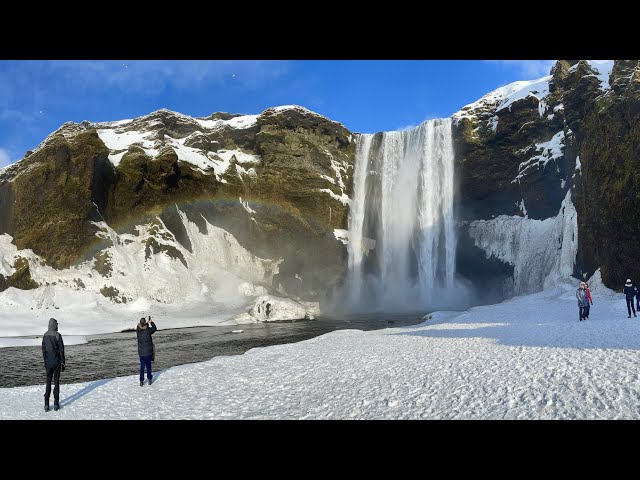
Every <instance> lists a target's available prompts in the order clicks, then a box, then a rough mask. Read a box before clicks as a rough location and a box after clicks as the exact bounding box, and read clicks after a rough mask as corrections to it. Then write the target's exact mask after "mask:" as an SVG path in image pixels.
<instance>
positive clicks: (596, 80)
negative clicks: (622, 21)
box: [454, 60, 640, 289]
mask: <svg viewBox="0 0 640 480" xmlns="http://www.w3.org/2000/svg"><path fill="white" fill-rule="evenodd" d="M639 86H640V70H639V67H638V61H637V60H623V61H615V62H608V63H603V62H592V61H585V60H580V61H577V60H560V61H558V62H557V63H556V64H555V65H554V67H553V68H552V69H551V72H550V75H549V76H548V77H544V78H543V79H540V80H538V81H532V82H516V83H514V84H511V85H508V86H506V87H502V88H500V89H498V90H496V91H495V92H491V93H490V94H488V95H486V96H485V97H483V98H482V99H480V100H479V101H478V102H475V103H474V104H471V105H469V106H467V107H464V108H463V109H462V110H461V111H460V112H458V113H456V114H455V115H454V120H455V127H454V136H455V141H456V154H457V162H458V171H459V172H460V184H459V192H460V195H459V199H460V203H459V210H460V213H461V215H460V218H461V220H462V221H463V222H464V223H463V225H462V228H463V233H462V238H468V237H467V236H465V235H466V233H465V232H464V231H465V230H466V228H468V225H469V223H471V222H474V221H477V220H481V219H482V220H490V219H492V218H494V217H498V216H500V215H516V216H522V217H527V218H530V219H538V220H544V219H548V218H551V217H554V216H557V215H558V211H559V210H560V207H561V204H562V202H563V200H564V199H565V196H566V194H567V191H568V190H571V194H572V195H571V200H572V202H573V205H575V209H576V211H577V226H578V253H577V256H576V263H575V267H574V272H573V274H574V276H576V277H579V278H588V277H590V276H591V275H592V274H593V273H594V272H595V271H596V270H597V269H598V268H601V273H602V279H603V282H604V283H605V285H607V286H608V287H610V288H615V289H619V288H620V287H621V285H622V284H623V283H624V279H626V278H627V277H631V278H634V279H637V278H640V259H639V258H638V256H637V255H635V252H636V250H637V249H636V247H635V245H636V243H637V242H638V241H640V238H639V236H640V234H639V233H638V232H639V230H638V227H637V226H638V224H640V223H639V222H640V212H638V209H637V205H638V203H637V202H638V200H640V184H639V183H638V182H639V181H640V176H639V175H638V174H637V172H638V170H639V167H640V164H639V162H640V160H639V157H638V148H639V147H638V145H640V137H639V136H638V135H639V129H640V117H639V114H640V88H639ZM473 247H474V248H475V247H477V246H476V245H473ZM461 248H462V250H461V251H460V253H459V265H462V263H465V266H463V268H462V269H463V270H464V269H465V268H466V269H467V270H469V268H468V262H460V259H461V258H467V257H469V255H470V254H471V249H472V248H471V247H470V246H468V248H465V244H464V242H463V243H462V244H461ZM467 250H468V251H467ZM476 253H477V252H476ZM495 261H496V259H495V258H491V259H490V262H491V263H486V265H485V264H484V263H483V262H489V260H488V259H486V258H485V260H481V261H480V263H482V265H477V268H473V269H471V270H473V271H469V272H466V274H467V276H468V277H469V278H474V277H478V276H482V271H483V270H486V269H487V268H488V271H496V264H495ZM485 267H486V268H485ZM506 268H508V267H506ZM497 271H498V272H500V271H508V270H506V269H500V268H498V270H497ZM498 276H500V274H498Z"/></svg>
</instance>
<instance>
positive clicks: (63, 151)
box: [0, 106, 355, 303]
mask: <svg viewBox="0 0 640 480" xmlns="http://www.w3.org/2000/svg"><path fill="white" fill-rule="evenodd" d="M354 149H355V139H354V137H353V135H352V134H351V133H350V132H349V131H348V130H347V129H346V128H345V127H344V126H343V125H341V124H339V123H336V122H333V121H331V120H329V119H327V118H325V117H322V116H321V115H318V114H315V113H313V112H311V111H309V110H306V109H304V108H302V107H295V106H291V107H277V108H272V109H268V110H266V111H264V112H263V113H262V114H260V115H231V114H226V113H216V114H213V115H211V116H210V117H207V118H192V117H188V116H185V115H182V114H179V113H176V112H172V111H169V110H159V111H156V112H153V113H151V114H149V115H146V116H143V117H140V118H136V119H133V120H123V121H118V122H110V123H90V122H82V123H80V124H75V123H67V124H65V125H63V126H62V127H61V128H60V129H58V130H57V131H56V132H54V133H52V134H51V135H50V136H49V137H48V138H47V139H46V140H45V141H44V142H43V143H42V144H41V145H40V146H39V147H38V148H36V149H35V150H34V151H30V152H27V155H26V156H25V157H24V158H23V159H22V160H21V161H19V162H17V163H15V164H13V165H11V166H9V167H7V168H5V169H3V170H2V171H0V212H1V213H0V235H1V234H6V235H5V237H7V240H5V241H4V244H5V246H6V248H4V249H3V252H2V253H3V258H2V260H1V262H0V263H1V265H0V291H2V290H5V289H7V288H8V287H10V286H14V287H17V288H20V289H28V288H37V287H39V286H52V285H58V286H64V288H68V289H72V290H76V291H87V290H89V291H93V292H94V293H99V294H100V295H102V296H103V297H105V298H107V299H108V300H109V301H111V302H131V301H134V300H135V299H136V297H137V296H138V295H139V294H141V293H142V292H144V293H145V294H146V296H147V297H150V299H151V300H155V301H160V302H167V303H171V302H174V301H178V300H179V298H178V297H180V296H181V295H182V296H184V295H185V291H187V290H185V289H184V288H176V289H175V292H174V294H172V293H171V292H170V290H171V286H170V285H166V284H167V283H168V282H169V283H170V282H171V281H175V280H176V279H179V280H180V281H181V282H187V283H189V282H191V283H192V285H191V287H192V288H193V289H194V290H195V291H197V292H205V295H204V296H203V297H202V300H206V299H207V295H206V293H207V292H209V293H211V291H212V290H214V288H215V289H220V288H222V287H223V285H221V284H224V283H225V281H224V280H222V279H223V278H224V276H221V275H217V277H216V278H207V276H212V275H213V273H211V270H215V269H216V268H218V269H220V270H221V271H224V272H231V273H232V274H233V275H234V278H235V279H236V280H239V281H240V280H244V281H246V282H249V285H250V287H248V288H250V289H251V288H253V289H255V288H258V291H256V292H254V294H258V293H261V292H262V293H264V292H265V291H270V292H273V293H276V294H278V293H279V294H282V295H287V296H290V297H293V298H300V299H303V300H316V301H317V300H318V299H321V298H322V297H323V295H325V294H326V293H327V292H329V291H330V290H331V288H333V286H334V285H335V284H336V282H338V281H339V280H340V279H341V278H342V276H343V274H344V268H345V262H344V257H345V255H346V250H345V246H344V245H343V243H342V242H340V241H338V240H337V239H336V236H335V235H334V229H343V228H345V225H346V223H347V214H348V195H349V194H350V188H351V183H352V182H351V177H352V175H353V157H354ZM9 236H10V237H9ZM133 263H135V264H136V265H135V268H133V265H132V264H133ZM180 265H182V266H180ZM207 266H208V267H210V268H206V267H207ZM183 267H184V268H183ZM182 270H185V271H184V272H183V271H182ZM134 271H135V272H137V273H134ZM187 271H188V272H187ZM70 272H74V273H70ZM218 273H220V272H218ZM154 275H155V276H168V278H164V279H163V280H164V281H163V282H160V280H162V279H158V283H164V284H165V285H164V286H160V285H155V286H153V285H152V284H151V283H153V282H152V280H151V277H153V276H154ZM150 282H151V283H150ZM243 288H245V287H243ZM209 296H210V297H212V298H209V300H210V301H213V302H215V301H216V298H213V297H215V295H209Z"/></svg>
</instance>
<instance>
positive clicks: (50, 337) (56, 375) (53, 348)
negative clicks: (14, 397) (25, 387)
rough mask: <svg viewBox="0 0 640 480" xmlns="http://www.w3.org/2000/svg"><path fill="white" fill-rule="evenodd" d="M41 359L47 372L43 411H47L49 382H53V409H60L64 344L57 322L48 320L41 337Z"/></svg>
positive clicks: (52, 319) (49, 393) (49, 394)
mask: <svg viewBox="0 0 640 480" xmlns="http://www.w3.org/2000/svg"><path fill="white" fill-rule="evenodd" d="M42 358H43V359H44V368H45V370H46V371H47V388H46V390H45V391H44V411H45V412H48V411H49V398H50V396H51V381H52V380H53V383H54V387H53V409H54V410H59V409H60V371H64V364H65V358H64V342H63V341H62V335H60V334H59V333H58V321H57V320H56V319H55V318H50V319H49V329H48V330H47V332H46V333H45V334H44V335H43V336H42Z"/></svg>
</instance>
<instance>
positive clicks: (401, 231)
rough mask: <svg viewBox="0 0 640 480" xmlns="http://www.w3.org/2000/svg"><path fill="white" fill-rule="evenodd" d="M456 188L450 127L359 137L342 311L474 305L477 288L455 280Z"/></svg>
mask: <svg viewBox="0 0 640 480" xmlns="http://www.w3.org/2000/svg"><path fill="white" fill-rule="evenodd" d="M454 182H455V179H454V151H453V139H452V134H451V120H450V119H436V120H428V121H426V122H424V123H422V124H421V125H419V126H418V127H416V128H414V129H412V130H406V131H400V132H382V133H377V134H375V135H369V134H365V135H361V136H360V137H359V139H358V144H357V149H356V162H355V172H354V193H353V201H352V204H351V209H350V213H349V244H348V251H349V271H348V276H347V280H346V285H345V288H344V292H343V293H342V297H343V298H342V300H341V302H339V303H340V304H341V307H342V310H343V311H348V312H352V313H365V312H418V311H425V310H451V309H454V310H459V309H466V308H468V307H469V306H470V305H472V304H473V298H472V297H473V295H472V289H471V288H470V283H469V282H468V281H466V280H464V279H462V278H458V277H457V276H456V272H455V259H456V244H457V238H456V225H455V215H454V190H455V188H454V185H455V183H454Z"/></svg>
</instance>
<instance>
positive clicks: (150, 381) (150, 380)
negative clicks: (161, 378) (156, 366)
mask: <svg viewBox="0 0 640 480" xmlns="http://www.w3.org/2000/svg"><path fill="white" fill-rule="evenodd" d="M152 383H153V377H151V378H150V379H149V385H151V384H152Z"/></svg>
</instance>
